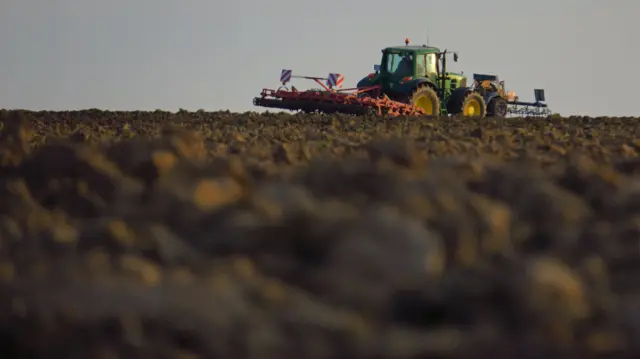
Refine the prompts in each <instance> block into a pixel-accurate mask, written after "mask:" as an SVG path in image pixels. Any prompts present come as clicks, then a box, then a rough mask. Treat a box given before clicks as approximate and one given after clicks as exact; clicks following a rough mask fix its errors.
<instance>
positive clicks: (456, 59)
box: [453, 52, 458, 62]
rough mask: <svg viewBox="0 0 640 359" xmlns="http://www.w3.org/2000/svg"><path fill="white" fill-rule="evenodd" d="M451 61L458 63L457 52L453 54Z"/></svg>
mask: <svg viewBox="0 0 640 359" xmlns="http://www.w3.org/2000/svg"><path fill="white" fill-rule="evenodd" d="M453 61H454V62H458V53H457V52H454V53H453Z"/></svg>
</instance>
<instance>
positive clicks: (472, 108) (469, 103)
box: [462, 92, 487, 118]
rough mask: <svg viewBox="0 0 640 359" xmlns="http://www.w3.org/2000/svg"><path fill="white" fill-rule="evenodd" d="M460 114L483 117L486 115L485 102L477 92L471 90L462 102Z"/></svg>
mask: <svg viewBox="0 0 640 359" xmlns="http://www.w3.org/2000/svg"><path fill="white" fill-rule="evenodd" d="M462 114H463V115H464V116H465V117H480V118H482V117H485V116H486V115H487V104H486V103H484V99H483V98H482V96H480V94H479V93H476V92H471V93H469V94H468V95H467V97H465V98H464V101H463V102H462Z"/></svg>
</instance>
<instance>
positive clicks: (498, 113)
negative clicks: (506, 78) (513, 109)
mask: <svg viewBox="0 0 640 359" xmlns="http://www.w3.org/2000/svg"><path fill="white" fill-rule="evenodd" d="M507 112H508V104H507V100H505V99H504V98H502V97H499V96H498V97H494V98H492V99H491V101H489V104H488V105H487V115H488V116H491V117H507Z"/></svg>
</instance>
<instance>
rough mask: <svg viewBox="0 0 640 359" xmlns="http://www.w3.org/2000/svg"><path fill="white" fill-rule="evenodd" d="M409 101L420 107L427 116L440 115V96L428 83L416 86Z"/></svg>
mask: <svg viewBox="0 0 640 359" xmlns="http://www.w3.org/2000/svg"><path fill="white" fill-rule="evenodd" d="M410 103H411V104H412V105H416V106H418V107H420V108H422V109H423V110H424V111H425V112H426V115H427V116H440V98H439V97H438V94H437V93H436V91H435V90H434V89H433V88H431V87H430V86H428V85H422V86H419V87H418V88H416V89H415V90H414V91H413V93H412V94H411V98H410Z"/></svg>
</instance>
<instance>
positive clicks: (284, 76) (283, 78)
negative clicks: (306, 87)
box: [280, 70, 292, 85]
mask: <svg viewBox="0 0 640 359" xmlns="http://www.w3.org/2000/svg"><path fill="white" fill-rule="evenodd" d="M291 73H292V71H291V70H282V72H281V73H280V82H282V84H283V85H286V84H287V82H289V81H291Z"/></svg>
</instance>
